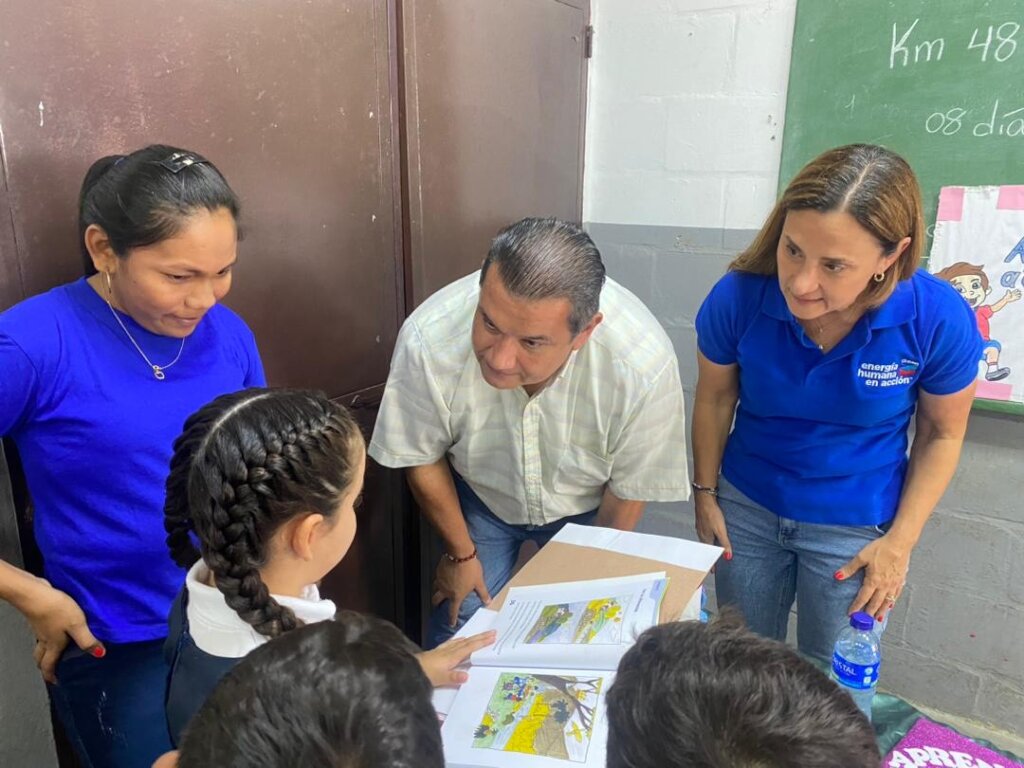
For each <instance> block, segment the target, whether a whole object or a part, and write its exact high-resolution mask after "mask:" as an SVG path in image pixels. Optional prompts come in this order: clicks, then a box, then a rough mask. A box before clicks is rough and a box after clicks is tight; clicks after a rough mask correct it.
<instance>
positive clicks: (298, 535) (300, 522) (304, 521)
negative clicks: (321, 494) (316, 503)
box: [288, 512, 325, 560]
mask: <svg viewBox="0 0 1024 768" xmlns="http://www.w3.org/2000/svg"><path fill="white" fill-rule="evenodd" d="M324 520H325V518H324V516H323V515H321V514H320V513H319V512H317V513H314V514H311V515H306V516H305V517H300V518H296V519H295V520H293V521H292V530H291V535H290V536H289V537H288V539H289V544H290V545H291V548H292V552H294V553H295V556H296V557H298V558H300V559H302V560H312V559H313V547H314V544H315V543H316V540H317V538H319V536H320V534H321V532H322V531H321V528H322V524H323V523H324Z"/></svg>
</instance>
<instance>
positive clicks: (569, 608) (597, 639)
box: [524, 597, 625, 645]
mask: <svg viewBox="0 0 1024 768" xmlns="http://www.w3.org/2000/svg"><path fill="white" fill-rule="evenodd" d="M624 612H625V611H624V609H623V601H622V598H619V597H603V598H600V599H598V600H588V601H586V602H579V603H559V604H556V605H546V606H544V608H543V609H542V610H541V613H540V617H539V618H538V619H537V621H536V622H534V625H533V626H532V627H531V628H530V631H529V632H527V633H526V638H525V640H524V642H526V643H549V644H562V645H569V644H572V645H591V644H598V645H618V644H619V643H620V642H621V638H622V617H623V614H624Z"/></svg>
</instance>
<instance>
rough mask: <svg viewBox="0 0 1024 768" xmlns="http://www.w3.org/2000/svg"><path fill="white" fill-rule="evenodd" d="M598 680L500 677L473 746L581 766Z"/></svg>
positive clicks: (590, 730) (525, 675)
mask: <svg viewBox="0 0 1024 768" xmlns="http://www.w3.org/2000/svg"><path fill="white" fill-rule="evenodd" d="M603 682H604V679H603V678H601V677H590V678H580V677H562V676H559V675H540V674H529V673H525V672H524V673H514V672H507V673H502V674H501V675H500V676H499V677H498V682H497V684H496V685H495V686H494V693H493V694H491V700H490V702H489V703H488V704H487V709H486V711H485V712H484V715H483V717H482V718H481V721H480V725H478V726H477V728H476V731H474V733H473V746H474V747H477V748H480V749H495V750H500V751H502V752H519V753H522V754H526V755H540V756H544V757H552V758H557V759H560V760H567V761H570V762H574V763H582V762H586V759H587V750H588V749H589V748H590V740H591V736H592V733H593V730H594V713H595V711H596V709H597V702H598V698H599V695H600V693H601V684H602V683H603Z"/></svg>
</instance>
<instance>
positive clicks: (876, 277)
mask: <svg viewBox="0 0 1024 768" xmlns="http://www.w3.org/2000/svg"><path fill="white" fill-rule="evenodd" d="M109 279H110V276H109V275H108V276H107V280H109ZM873 279H874V281H875V282H876V283H880V282H882V281H883V280H885V272H875V274H874V277H873Z"/></svg>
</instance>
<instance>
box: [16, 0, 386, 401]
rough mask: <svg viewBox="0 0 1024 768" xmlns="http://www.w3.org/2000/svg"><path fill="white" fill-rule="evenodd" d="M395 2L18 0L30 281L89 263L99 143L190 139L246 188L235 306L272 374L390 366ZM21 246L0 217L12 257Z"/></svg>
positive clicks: (110, 149) (57, 277) (318, 378)
mask: <svg viewBox="0 0 1024 768" xmlns="http://www.w3.org/2000/svg"><path fill="white" fill-rule="evenodd" d="M389 6H390V3H389V2H387V0H365V1H361V2H351V1H349V0H320V1H319V2H316V3H294V2H290V1H289V0H256V1H254V2H247V3H244V4H242V5H240V4H239V3H237V2H233V1H230V0H178V1H177V2H150V3H145V4H143V5H139V4H138V3H132V2H123V1H122V0H112V1H109V2H95V1H93V2H78V3H65V2H56V1H55V0H43V2H39V1H38V0H8V2H6V3H4V6H3V9H2V11H0V13H2V18H0V28H2V32H0V37H2V45H0V125H2V130H3V139H4V150H5V151H4V157H5V171H6V179H7V182H8V190H7V192H8V195H9V203H10V206H11V209H12V211H13V216H12V220H13V223H14V236H15V238H16V240H17V244H18V245H17V249H18V254H19V263H20V269H21V272H22V280H21V287H20V292H21V295H22V296H27V295H32V294H34V293H38V292H40V291H43V290H46V289H47V288H49V287H51V286H53V285H55V284H58V283H61V282H65V281H68V280H71V279H73V278H75V277H77V276H78V275H79V274H80V265H79V258H78V247H77V242H76V233H75V199H76V195H77V192H78V185H79V182H80V180H81V178H82V175H83V174H84V172H85V169H86V168H87V167H88V165H89V163H90V162H91V161H92V160H93V159H95V158H96V157H99V156H101V155H104V154H110V153H114V152H122V151H125V150H126V149H132V148H136V147H138V146H141V145H143V144H146V143H151V142H163V143H169V144H177V145H181V146H185V147H188V148H190V149H195V150H197V151H200V152H202V153H203V154H205V155H207V156H208V157H210V158H211V159H212V160H214V161H215V162H216V163H217V164H218V166H219V167H220V168H221V170H222V171H223V172H224V173H225V175H226V176H227V178H228V179H229V180H230V182H231V183H232V185H233V186H234V187H235V189H236V190H237V191H238V193H239V194H240V196H241V198H242V203H243V224H244V228H245V234H246V237H245V240H244V242H243V243H242V245H241V246H240V251H239V253H240V261H239V267H238V271H237V278H236V281H235V286H234V289H233V290H232V293H231V295H230V297H229V299H228V303H229V304H231V305H232V306H233V307H235V308H237V309H238V310H239V311H240V312H241V313H242V314H243V315H244V316H245V318H246V320H247V321H248V322H249V324H250V326H251V327H252V328H253V330H254V332H255V333H256V337H257V339H258V340H259V343H260V348H261V351H262V353H263V356H264V358H265V362H266V366H267V372H268V375H269V378H270V379H271V381H273V382H274V383H275V384H279V385H296V386H307V387H309V386H313V387H318V388H321V389H324V390H326V391H327V392H328V393H329V394H330V395H332V396H338V395H343V394H345V393H348V392H353V391H355V390H360V389H364V388H366V387H371V386H373V385H376V384H380V383H381V382H383V381H384V379H385V378H386V376H387V366H388V360H389V357H390V350H391V346H392V342H393V340H394V337H395V334H396V332H397V327H398V323H399V321H400V306H399V304H400V298H401V280H400V274H401V265H400V261H399V260H398V258H397V253H398V249H397V240H396V216H395V209H396V199H397V198H396V194H397V189H396V183H395V178H396V166H395V164H394V162H393V161H394V157H393V153H394V141H393V135H392V125H393V114H392V112H393V106H392V105H393V96H394V94H393V88H392V84H391V71H392V68H391V66H390V64H389V61H390V58H391V57H392V48H393V46H392V44H391V35H390V32H389ZM7 250H8V249H7V248H6V247H5V241H4V240H3V224H0V259H2V260H3V262H0V264H2V266H4V267H7V263H6V262H7V261H8V258H9V257H8V256H7ZM6 273H7V270H6V269H5V274H6ZM8 282H9V281H8V278H7V277H4V278H2V283H3V285H4V290H3V293H0V297H2V298H3V300H4V301H5V302H6V303H10V301H11V294H10V289H9V286H8V285H7V283H8Z"/></svg>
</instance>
